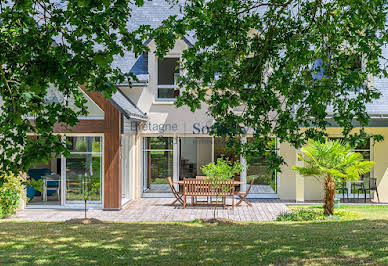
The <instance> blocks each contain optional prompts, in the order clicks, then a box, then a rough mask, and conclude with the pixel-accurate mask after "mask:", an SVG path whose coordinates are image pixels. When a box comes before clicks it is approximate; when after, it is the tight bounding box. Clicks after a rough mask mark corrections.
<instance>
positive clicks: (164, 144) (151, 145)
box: [146, 137, 173, 150]
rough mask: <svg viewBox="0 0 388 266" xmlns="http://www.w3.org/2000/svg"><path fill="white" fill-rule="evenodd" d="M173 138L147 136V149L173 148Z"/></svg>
mask: <svg viewBox="0 0 388 266" xmlns="http://www.w3.org/2000/svg"><path fill="white" fill-rule="evenodd" d="M172 144H173V138H167V137H148V138H146V149H147V150H172Z"/></svg>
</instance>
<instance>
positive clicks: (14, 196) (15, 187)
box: [0, 173, 27, 218]
mask: <svg viewBox="0 0 388 266" xmlns="http://www.w3.org/2000/svg"><path fill="white" fill-rule="evenodd" d="M0 179H1V180H2V183H3V184H2V186H1V187H0V218H3V217H7V216H9V215H12V214H14V213H15V212H16V210H17V208H18V207H19V206H20V202H21V200H27V198H26V195H25V193H24V186H23V185H24V184H25V182H26V180H25V179H24V178H23V177H22V176H21V175H15V174H13V173H6V174H5V173H3V174H1V175H0Z"/></svg>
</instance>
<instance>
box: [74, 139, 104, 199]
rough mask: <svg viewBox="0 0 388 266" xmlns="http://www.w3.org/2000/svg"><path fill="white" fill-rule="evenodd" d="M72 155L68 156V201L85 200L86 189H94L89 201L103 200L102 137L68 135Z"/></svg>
mask: <svg viewBox="0 0 388 266" xmlns="http://www.w3.org/2000/svg"><path fill="white" fill-rule="evenodd" d="M66 140H67V142H70V155H69V156H68V157H67V158H66V202H77V201H83V199H84V198H83V195H84V192H85V190H86V189H88V190H90V191H93V193H91V195H90V197H89V201H92V202H93V201H94V202H101V183H102V182H101V181H102V137H67V138H66Z"/></svg>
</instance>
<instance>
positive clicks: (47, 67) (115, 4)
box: [0, 0, 149, 173]
mask: <svg viewBox="0 0 388 266" xmlns="http://www.w3.org/2000/svg"><path fill="white" fill-rule="evenodd" d="M142 3H143V2H142V1H136V4H137V5H142ZM133 5H134V4H133V3H132V2H131V1H126V0H125V1H121V0H117V1H116V0H114V1H106V0H102V1H89V0H84V1H59V2H57V3H55V4H53V2H52V1H51V2H50V1H16V2H15V4H12V5H10V4H5V3H4V4H3V5H2V7H1V12H0V33H1V34H0V50H1V53H0V64H1V67H2V73H1V76H0V99H1V102H0V103H1V105H0V112H1V114H2V115H1V116H0V132H1V134H0V172H4V171H12V172H15V173H17V172H19V171H26V170H27V169H28V168H29V167H30V165H32V164H34V163H36V162H39V161H42V160H45V159H46V160H47V159H48V158H49V156H50V153H51V152H54V153H57V154H59V153H63V154H67V149H66V146H65V145H63V143H62V141H61V139H60V138H58V137H57V136H55V135H53V128H54V126H55V125H56V124H57V123H61V124H65V125H68V126H74V125H75V124H76V123H77V122H78V118H77V117H79V116H86V115H87V110H86V99H85V98H84V95H83V93H81V92H80V89H79V86H80V85H86V88H87V89H88V90H95V91H100V92H102V91H103V92H104V93H105V95H112V93H113V92H115V90H116V87H115V86H113V85H111V84H117V83H121V82H122V81H123V80H125V79H126V78H125V75H124V73H122V72H121V71H120V70H119V69H117V68H114V67H112V65H111V63H112V61H113V58H114V57H115V56H117V55H123V54H124V53H125V52H127V51H135V52H138V51H142V50H144V49H145V47H144V45H143V43H142V40H144V38H145V36H144V33H145V32H146V31H147V30H148V29H149V28H147V27H141V28H140V29H139V30H135V32H134V33H132V32H129V31H128V29H127V22H128V20H129V18H130V15H131V8H132V7H133ZM53 88H54V89H53ZM28 134H33V135H35V136H39V138H36V137H34V138H32V137H31V136H30V137H29V136H28Z"/></svg>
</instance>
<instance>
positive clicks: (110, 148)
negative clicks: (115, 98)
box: [104, 102, 121, 210]
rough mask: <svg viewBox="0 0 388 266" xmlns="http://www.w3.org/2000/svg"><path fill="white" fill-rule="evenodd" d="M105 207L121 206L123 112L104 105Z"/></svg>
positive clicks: (117, 207)
mask: <svg viewBox="0 0 388 266" xmlns="http://www.w3.org/2000/svg"><path fill="white" fill-rule="evenodd" d="M104 111H105V126H104V209H108V210H109V209H110V210H119V209H120V208H121V113H120V112H119V111H118V110H117V109H116V108H115V107H114V106H113V105H112V104H110V103H109V102H108V103H106V104H105V106H104Z"/></svg>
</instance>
